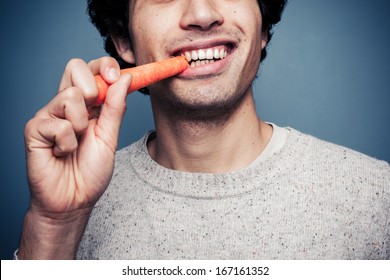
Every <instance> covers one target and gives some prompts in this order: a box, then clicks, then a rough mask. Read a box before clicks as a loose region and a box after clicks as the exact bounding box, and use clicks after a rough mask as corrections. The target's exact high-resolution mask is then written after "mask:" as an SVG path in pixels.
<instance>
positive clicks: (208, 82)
mask: <svg viewBox="0 0 390 280" xmlns="http://www.w3.org/2000/svg"><path fill="white" fill-rule="evenodd" d="M129 17H130V21H129V30H130V39H131V46H132V50H133V52H134V57H135V62H136V64H145V63H149V62H153V61H157V60H162V59H164V58H168V57H171V56H178V55H184V56H186V57H187V59H188V60H190V62H189V63H190V65H191V66H190V68H188V69H187V70H186V71H184V72H183V73H182V74H180V75H178V76H176V77H174V78H170V79H167V80H164V81H162V82H159V83H156V84H154V85H152V86H150V87H149V90H150V94H151V97H152V98H156V100H157V102H159V104H161V105H162V104H170V106H174V107H176V108H186V109H193V110H195V111H199V112H200V111H205V112H206V111H208V112H210V111H212V110H216V111H217V110H218V109H220V110H226V109H228V108H229V107H230V106H233V105H234V104H235V103H236V102H237V100H240V98H241V97H242V96H243V95H244V94H246V93H248V92H249V91H251V84H252V81H253V79H254V77H255V75H256V73H257V70H258V67H259V63H260V55H261V50H262V48H263V47H265V45H266V38H265V37H264V36H263V35H262V32H261V30H262V26H261V25H262V18H261V13H260V8H259V6H258V3H257V0H173V1H172V0H133V1H130V10H129ZM216 111H215V112H216Z"/></svg>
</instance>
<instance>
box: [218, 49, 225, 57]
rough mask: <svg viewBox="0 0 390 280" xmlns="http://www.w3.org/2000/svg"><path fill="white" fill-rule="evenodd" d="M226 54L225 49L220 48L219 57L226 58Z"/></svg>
mask: <svg viewBox="0 0 390 280" xmlns="http://www.w3.org/2000/svg"><path fill="white" fill-rule="evenodd" d="M225 57H226V56H225V50H220V51H219V58H221V59H224V58H225Z"/></svg>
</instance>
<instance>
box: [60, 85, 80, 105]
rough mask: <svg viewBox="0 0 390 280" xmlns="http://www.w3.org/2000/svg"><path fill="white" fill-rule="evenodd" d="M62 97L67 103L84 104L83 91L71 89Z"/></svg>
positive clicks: (75, 88)
mask: <svg viewBox="0 0 390 280" xmlns="http://www.w3.org/2000/svg"><path fill="white" fill-rule="evenodd" d="M61 97H62V98H63V100H64V102H65V103H73V102H82V101H83V100H84V97H83V94H82V92H81V89H79V88H78V87H69V88H67V89H65V90H63V91H62V92H61Z"/></svg>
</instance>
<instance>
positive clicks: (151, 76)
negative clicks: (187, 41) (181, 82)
mask: <svg viewBox="0 0 390 280" xmlns="http://www.w3.org/2000/svg"><path fill="white" fill-rule="evenodd" d="M187 67H188V61H187V60H186V58H185V57H183V56H177V57H172V58H168V59H165V60H161V61H157V62H153V63H149V64H144V65H141V66H137V67H133V68H127V69H122V70H121V74H124V73H129V74H131V75H132V76H133V79H132V81H131V85H130V87H129V89H128V91H127V92H128V93H131V92H133V91H136V90H138V89H141V88H143V87H146V86H148V85H150V84H153V83H155V82H158V81H160V80H163V79H166V78H169V77H172V76H174V75H177V74H179V73H181V72H183V71H184V70H185V69H187ZM95 80H96V84H97V86H98V89H99V95H98V98H97V101H96V105H101V104H103V103H104V99H105V98H106V93H107V90H108V88H109V87H110V84H109V83H107V82H106V81H105V80H103V78H102V76H100V75H97V76H95Z"/></svg>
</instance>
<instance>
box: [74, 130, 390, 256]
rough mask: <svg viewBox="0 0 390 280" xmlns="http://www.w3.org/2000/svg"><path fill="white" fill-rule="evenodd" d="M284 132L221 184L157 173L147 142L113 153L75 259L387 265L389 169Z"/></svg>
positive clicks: (210, 178)
mask: <svg viewBox="0 0 390 280" xmlns="http://www.w3.org/2000/svg"><path fill="white" fill-rule="evenodd" d="M284 130H285V131H286V132H287V133H286V138H285V141H284V144H283V146H282V147H281V148H280V149H278V150H277V151H276V152H273V153H272V154H271V155H270V156H269V157H268V158H267V159H266V160H257V161H255V162H254V163H253V164H251V165H250V166H248V167H247V168H245V169H243V170H239V171H235V172H230V173H225V174H217V175H212V174H199V173H187V172H179V171H175V170H169V169H166V168H164V167H162V166H160V165H158V164H157V163H156V162H154V161H153V160H152V159H151V158H150V156H149V154H148V152H147V147H146V143H147V137H148V135H146V136H145V137H144V138H143V139H141V140H140V141H138V142H136V143H134V144H133V145H131V146H130V147H127V148H124V149H122V150H120V151H118V153H117V158H116V167H115V170H114V175H113V178H112V181H111V184H110V186H109V188H108V189H107V191H106V192H105V193H104V195H103V197H102V198H101V199H100V200H99V202H98V203H97V205H96V207H95V209H94V211H93V213H92V215H91V217H90V220H89V223H88V226H87V229H86V231H85V234H84V236H83V239H82V241H81V244H80V246H79V251H78V254H77V257H78V258H79V259H389V258H390V167H389V164H388V163H386V162H383V161H378V160H375V159H372V158H370V157H367V156H365V155H362V154H360V153H358V152H355V151H352V150H349V149H347V148H343V147H340V146H337V145H334V144H330V143H327V142H324V141H322V140H319V139H316V138H314V137H312V136H309V135H306V134H303V133H300V132H298V131H296V130H294V129H291V128H284ZM271 141H272V140H271Z"/></svg>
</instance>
